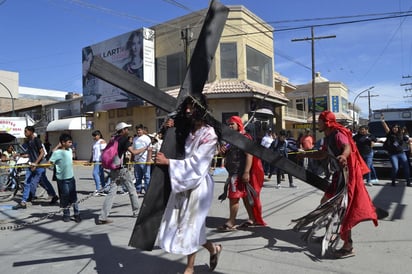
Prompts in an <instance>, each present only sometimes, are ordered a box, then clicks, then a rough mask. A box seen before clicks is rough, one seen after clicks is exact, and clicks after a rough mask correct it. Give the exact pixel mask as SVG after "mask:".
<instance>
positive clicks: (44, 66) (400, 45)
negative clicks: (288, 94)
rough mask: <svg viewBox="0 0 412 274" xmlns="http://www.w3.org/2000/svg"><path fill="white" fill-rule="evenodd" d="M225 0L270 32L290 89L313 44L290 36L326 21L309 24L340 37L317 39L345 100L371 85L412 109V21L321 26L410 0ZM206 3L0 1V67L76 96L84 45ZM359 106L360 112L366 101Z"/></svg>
mask: <svg viewBox="0 0 412 274" xmlns="http://www.w3.org/2000/svg"><path fill="white" fill-rule="evenodd" d="M221 2H222V3H223V4H225V5H243V6H245V7H246V8H248V9H249V10H250V11H252V12H253V13H255V14H256V15H257V16H259V17H260V18H262V19H263V20H265V21H267V22H269V23H270V24H271V25H272V26H273V27H274V28H275V32H274V37H275V70H276V71H279V72H280V73H281V74H282V75H284V76H286V77H288V78H289V80H290V81H291V82H292V83H294V84H304V83H308V82H309V81H310V80H311V44H310V42H291V40H292V39H296V38H298V39H299V38H306V37H310V35H311V33H310V28H303V27H305V26H311V25H323V26H318V27H315V29H314V31H315V36H316V37H318V36H328V35H336V38H331V39H322V40H316V41H315V70H316V71H317V72H320V73H321V75H322V76H323V77H325V78H327V79H329V80H330V81H336V82H343V83H344V84H345V85H346V86H347V87H348V88H349V90H350V93H349V101H350V102H353V99H354V98H355V96H356V95H358V94H359V93H360V92H361V91H363V90H365V89H367V88H369V87H371V86H374V87H375V88H374V89H372V90H371V94H372V95H377V96H375V97H372V98H371V108H372V109H378V108H386V107H390V108H393V107H410V106H412V97H410V98H409V97H408V98H404V97H405V96H412V91H405V88H411V87H412V86H401V84H405V83H412V78H403V77H405V76H411V75H412V16H405V17H401V18H393V19H385V20H375V21H366V22H359V23H353V24H339V25H330V26H324V24H329V23H336V22H348V21H357V20H365V19H371V18H381V17H388V16H391V15H393V14H392V13H396V12H408V11H412V0H361V1H359V0H345V1H343V0H339V1H338V0H311V1H306V0H288V1H273V0H243V1H242V0H227V1H225V0H222V1H221ZM208 5H209V0H175V1H173V0H139V1H130V0H116V1H114V0H112V1H109V0H84V1H83V0H30V1H27V0H0V26H1V27H0V37H1V43H0V70H8V71H15V72H19V74H20V85H21V86H28V87H35V88H45V89H55V90H64V91H74V92H79V93H81V49H82V48H83V47H85V46H87V45H91V44H95V43H98V42H100V41H103V40H106V39H109V38H111V37H114V36H117V35H119V34H122V33H125V32H128V31H131V30H133V29H137V28H140V27H150V26H153V25H156V24H160V23H163V22H165V21H167V20H170V19H173V18H176V17H179V16H183V15H186V14H188V13H190V12H194V11H197V10H199V9H203V8H207V7H208ZM405 14H406V15H412V13H411V14H408V13H404V15H405ZM361 15H362V16H361ZM364 15H368V16H364ZM325 18H332V19H328V20H326V19H325ZM302 19H316V20H302ZM290 28H296V29H294V30H289V31H288V30H287V29H290ZM365 95H366V93H365ZM356 103H357V105H360V106H361V108H362V115H363V116H366V115H367V112H368V106H367V103H368V102H367V99H366V98H363V97H362V96H361V97H359V98H358V99H357V100H356Z"/></svg>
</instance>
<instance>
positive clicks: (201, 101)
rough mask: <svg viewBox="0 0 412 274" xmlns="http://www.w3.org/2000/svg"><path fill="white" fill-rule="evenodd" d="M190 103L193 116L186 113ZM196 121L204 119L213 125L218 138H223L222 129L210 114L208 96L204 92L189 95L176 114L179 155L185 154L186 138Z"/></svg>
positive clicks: (206, 122)
mask: <svg viewBox="0 0 412 274" xmlns="http://www.w3.org/2000/svg"><path fill="white" fill-rule="evenodd" d="M188 104H191V105H192V106H193V112H192V115H191V117H187V115H186V106H187V105H188ZM196 121H202V122H204V123H205V124H207V125H210V126H213V127H214V129H215V132H216V134H217V136H218V139H219V140H220V139H221V135H222V134H221V129H220V127H216V126H215V124H216V123H215V122H213V118H212V117H211V116H210V114H209V110H208V105H207V102H206V97H205V96H204V95H203V94H202V95H200V96H196V97H193V96H188V97H187V98H186V99H185V100H184V101H183V102H182V103H181V104H180V106H179V107H178V109H177V113H176V116H175V127H176V145H177V147H176V150H177V153H178V155H181V156H184V151H185V142H186V138H187V136H188V135H189V133H190V131H191V130H192V129H193V127H194V125H195V122H196Z"/></svg>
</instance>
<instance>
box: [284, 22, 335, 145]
mask: <svg viewBox="0 0 412 274" xmlns="http://www.w3.org/2000/svg"><path fill="white" fill-rule="evenodd" d="M310 30H311V37H306V38H299V39H292V42H300V41H311V44H312V47H311V49H312V135H313V138H315V140H316V102H315V76H316V74H315V40H320V39H327V38H336V35H329V36H318V37H315V34H314V29H313V27H311V28H310Z"/></svg>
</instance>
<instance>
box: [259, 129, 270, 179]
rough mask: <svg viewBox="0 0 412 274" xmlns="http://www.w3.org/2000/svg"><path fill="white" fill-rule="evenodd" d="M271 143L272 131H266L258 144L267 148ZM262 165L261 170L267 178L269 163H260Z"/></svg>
mask: <svg viewBox="0 0 412 274" xmlns="http://www.w3.org/2000/svg"><path fill="white" fill-rule="evenodd" d="M272 142H273V136H272V130H271V129H268V130H267V131H266V134H265V136H263V138H262V141H261V142H260V144H261V145H262V146H263V147H265V148H269V147H270V145H271V144H272ZM262 163H263V170H264V172H265V175H266V176H268V175H269V171H270V163H268V162H266V161H262Z"/></svg>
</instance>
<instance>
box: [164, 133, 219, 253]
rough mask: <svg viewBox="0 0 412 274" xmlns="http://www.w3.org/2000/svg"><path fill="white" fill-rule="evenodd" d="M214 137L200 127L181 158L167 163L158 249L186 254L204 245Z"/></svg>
mask: <svg viewBox="0 0 412 274" xmlns="http://www.w3.org/2000/svg"><path fill="white" fill-rule="evenodd" d="M216 144H217V136H216V133H215V131H214V129H213V128H212V127H209V126H204V127H202V128H200V129H199V130H197V131H196V132H195V134H194V135H192V134H189V136H188V137H187V139H186V144H185V159H183V160H174V159H170V160H169V174H170V182H171V188H172V191H171V193H170V197H169V201H168V203H167V206H166V209H165V213H164V215H163V219H162V222H161V225H160V229H159V234H158V240H159V245H160V247H161V248H162V249H163V250H165V251H167V252H170V253H174V254H183V255H189V254H192V253H194V252H196V251H197V250H199V248H200V247H201V246H202V245H203V244H205V243H206V217H207V214H208V212H209V208H210V206H211V204H212V200H213V187H214V182H213V179H212V177H211V176H210V174H209V169H210V164H211V162H212V159H213V156H214V154H215V151H216Z"/></svg>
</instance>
